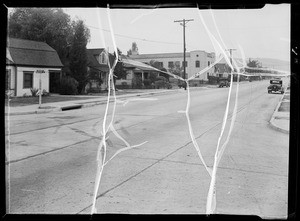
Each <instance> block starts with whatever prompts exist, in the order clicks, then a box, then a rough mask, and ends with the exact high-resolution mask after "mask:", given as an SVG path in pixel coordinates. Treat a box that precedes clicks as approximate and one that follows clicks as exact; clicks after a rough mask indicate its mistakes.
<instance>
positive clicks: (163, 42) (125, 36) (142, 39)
mask: <svg viewBox="0 0 300 221" xmlns="http://www.w3.org/2000/svg"><path fill="white" fill-rule="evenodd" d="M86 26H87V27H90V28H94V29H98V30H102V31H105V32H111V31H110V30H108V29H104V28H98V27H94V26H91V25H86ZM114 35H115V36H118V37H122V38H129V39H137V40H141V41H146V42H154V43H161V44H171V45H181V43H175V42H174V43H173V42H166V41H155V40H148V39H145V38H137V37H132V36H129V35H121V34H114Z"/></svg>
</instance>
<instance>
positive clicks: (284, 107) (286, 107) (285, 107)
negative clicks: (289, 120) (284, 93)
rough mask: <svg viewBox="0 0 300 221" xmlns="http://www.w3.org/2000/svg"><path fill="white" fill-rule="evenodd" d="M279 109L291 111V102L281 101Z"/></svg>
mask: <svg viewBox="0 0 300 221" xmlns="http://www.w3.org/2000/svg"><path fill="white" fill-rule="evenodd" d="M278 111H281V112H290V102H281V104H280V107H279V108H278Z"/></svg>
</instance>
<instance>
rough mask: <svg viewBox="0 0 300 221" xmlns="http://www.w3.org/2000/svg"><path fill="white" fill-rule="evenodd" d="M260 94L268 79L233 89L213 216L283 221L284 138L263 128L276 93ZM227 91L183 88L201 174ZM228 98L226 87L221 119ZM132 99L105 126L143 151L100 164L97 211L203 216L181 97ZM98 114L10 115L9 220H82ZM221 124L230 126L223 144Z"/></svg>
mask: <svg viewBox="0 0 300 221" xmlns="http://www.w3.org/2000/svg"><path fill="white" fill-rule="evenodd" d="M267 86H268V81H260V82H251V83H249V82H247V83H242V84H240V91H239V94H238V95H239V96H238V108H237V110H238V115H237V118H236V121H235V124H234V129H233V131H232V134H231V136H230V140H229V143H228V145H227V148H226V150H225V152H224V155H223V158H222V160H221V162H220V165H219V168H218V171H217V180H216V191H217V207H216V213H220V214H246V215H249V214H251V215H259V216H261V217H268V218H272V217H280V218H282V217H286V214H287V196H288V195H287V194H288V141H289V137H288V134H284V133H281V132H280V131H276V130H274V129H273V128H271V127H270V126H269V120H270V118H271V116H272V114H273V111H274V109H275V108H276V106H277V104H278V101H279V100H280V97H281V95H279V94H268V93H267V89H266V88H267ZM228 90H229V89H228V88H209V89H203V88H198V89H192V90H191V108H190V119H191V123H192V127H193V130H194V133H195V137H196V138H197V143H198V145H199V147H200V149H201V152H202V154H203V157H204V160H205V161H206V162H207V164H208V166H210V167H212V165H213V160H214V154H215V149H216V146H217V140H218V137H219V135H220V131H221V125H222V120H223V116H224V112H225V108H226V102H227V97H228ZM234 96H235V85H234V87H233V91H232V97H231V100H230V104H231V105H230V110H229V116H231V113H232V110H233V105H234ZM132 99H133V98H128V99H127V101H129V102H128V103H126V105H123V104H124V103H118V104H117V109H116V116H115V118H114V126H115V128H116V129H117V130H118V132H119V133H120V135H121V136H122V137H123V138H125V139H126V141H127V142H129V143H130V144H131V145H136V144H139V143H142V142H145V141H147V143H145V144H144V145H142V146H140V147H137V148H134V149H131V150H127V151H126V152H122V153H121V154H120V155H118V156H117V157H116V158H114V159H113V160H112V161H110V162H109V163H108V164H107V165H106V166H105V168H104V171H103V176H102V181H101V185H100V190H99V192H98V200H97V211H98V212H99V213H142V214H144V213H147V214H149V213H155V214H160V213H168V214H170V213H171V214H177V213H179V214H182V213H189V214H191V213H192V214H194V213H195V214H204V213H205V208H206V198H207V193H208V188H209V183H210V176H209V175H208V173H207V172H206V170H205V168H204V166H203V165H202V163H201V161H200V159H199V157H198V155H197V153H196V150H195V148H194V146H193V144H192V142H191V138H190V133H189V130H188V124H187V120H186V116H185V114H183V113H181V111H182V110H185V107H186V102H187V91H184V90H182V91H179V92H177V93H170V94H168V93H166V94H163V95H155V96H148V97H140V100H139V99H135V100H132ZM142 99H144V100H142ZM111 110H112V108H110V109H109V112H111ZM104 111H105V105H98V106H93V107H90V108H84V109H78V110H72V111H64V112H56V113H54V112H51V113H48V114H40V115H24V116H11V117H9V119H8V128H9V130H10V131H9V132H10V136H7V139H8V140H7V141H8V142H7V143H8V144H9V145H7V147H6V148H7V150H8V151H7V161H8V162H9V163H8V164H7V174H8V179H7V186H8V187H9V188H7V195H8V209H9V213H35V214H36V213H38V214H39V213H43V214H44V213H47V214H49V213H50V214H51V213H55V214H65V213H69V214H78V213H80V214H86V213H90V212H91V205H92V197H93V190H94V182H95V176H96V165H97V162H96V155H97V148H98V144H99V142H100V137H101V134H100V131H101V128H102V121H103V115H104ZM109 119H110V116H109ZM229 124H230V118H229V119H228V122H227V126H226V128H225V132H224V137H226V136H227V134H228V129H229V126H228V125H229ZM224 140H225V139H224V138H223V139H222V140H221V142H224ZM109 145H110V146H108V150H107V158H109V157H110V156H112V154H113V153H115V151H117V150H118V149H120V148H122V147H124V143H123V142H122V141H121V140H120V139H118V138H117V137H116V136H115V135H114V134H113V133H110V134H109Z"/></svg>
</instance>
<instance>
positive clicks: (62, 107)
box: [5, 89, 180, 116]
mask: <svg viewBox="0 0 300 221" xmlns="http://www.w3.org/2000/svg"><path fill="white" fill-rule="evenodd" d="M179 90H180V89H176V90H164V91H159V92H155V91H154V92H144V93H140V94H128V95H125V96H123V97H120V98H127V97H137V96H151V95H156V94H162V93H170V92H177V91H179ZM110 102H113V101H110ZM106 103H107V100H102V101H92V102H86V103H80V102H78V101H77V103H76V102H74V103H73V104H70V105H66V106H61V107H55V108H49V109H37V110H35V111H24V112H12V113H5V116H16V115H29V114H45V113H49V112H53V111H56V112H60V111H66V110H70V109H75V108H76V109H81V108H87V107H92V106H96V105H101V104H106ZM78 106H80V108H79V107H78ZM74 107H75V108H74Z"/></svg>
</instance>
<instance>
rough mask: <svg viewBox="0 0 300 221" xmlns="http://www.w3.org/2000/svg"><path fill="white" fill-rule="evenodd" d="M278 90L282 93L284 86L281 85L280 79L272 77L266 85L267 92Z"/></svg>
mask: <svg viewBox="0 0 300 221" xmlns="http://www.w3.org/2000/svg"><path fill="white" fill-rule="evenodd" d="M273 92H279V93H281V94H283V93H284V88H283V86H282V80H280V79H273V80H270V85H269V86H268V93H269V94H270V93H273Z"/></svg>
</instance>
